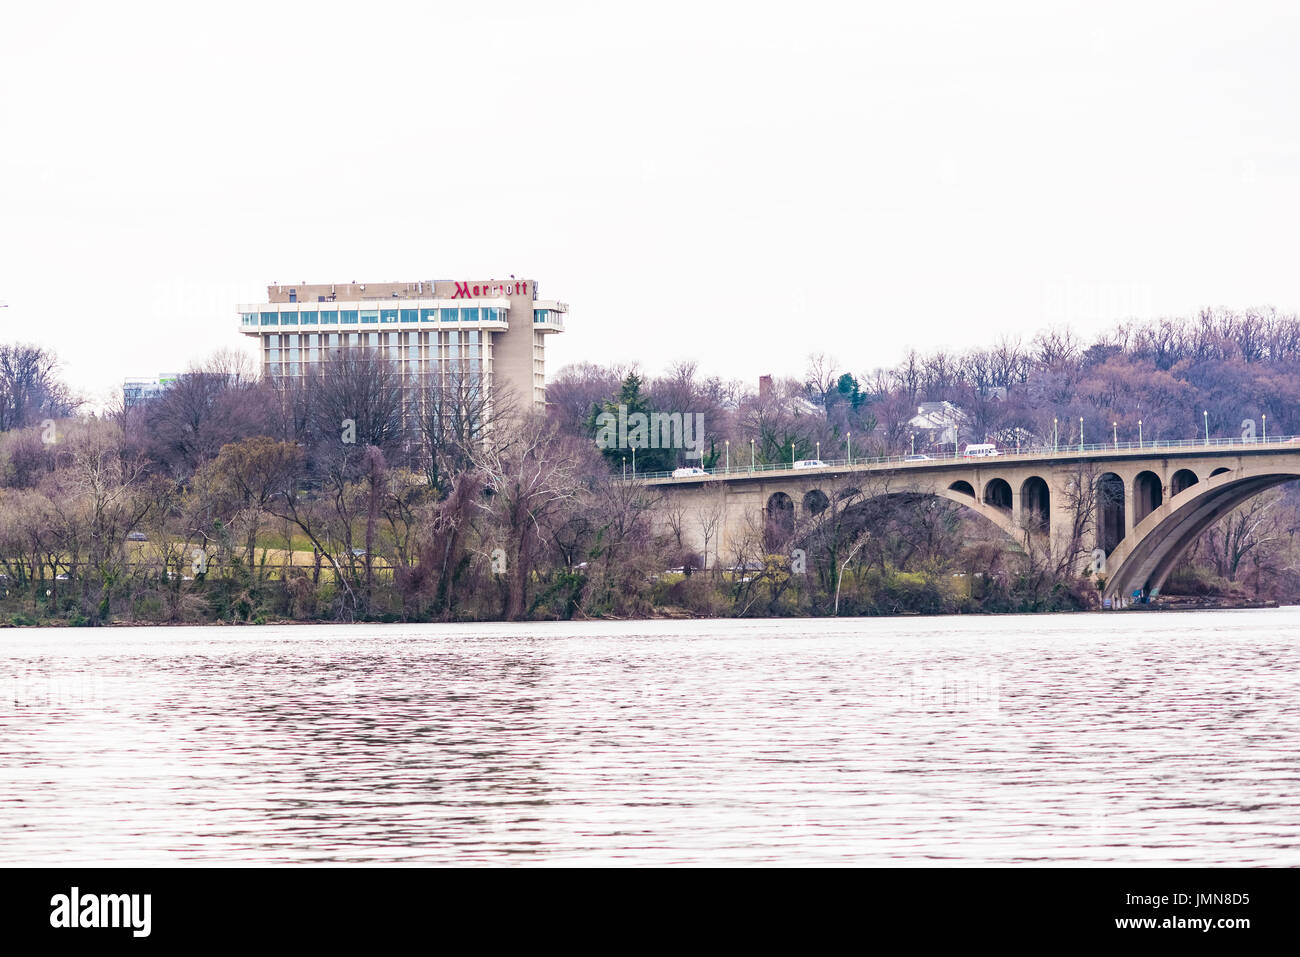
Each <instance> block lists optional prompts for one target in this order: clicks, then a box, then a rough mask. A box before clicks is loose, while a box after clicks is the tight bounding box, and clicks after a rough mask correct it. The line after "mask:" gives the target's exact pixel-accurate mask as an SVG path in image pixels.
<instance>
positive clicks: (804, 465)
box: [794, 459, 826, 469]
mask: <svg viewBox="0 0 1300 957" xmlns="http://www.w3.org/2000/svg"><path fill="white" fill-rule="evenodd" d="M794 467H795V468H797V469H824V468H826V463H825V462H823V461H822V460H821V459H800V460H799V461H798V462H795V463H794Z"/></svg>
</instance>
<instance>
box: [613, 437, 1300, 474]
mask: <svg viewBox="0 0 1300 957" xmlns="http://www.w3.org/2000/svg"><path fill="white" fill-rule="evenodd" d="M1287 445H1291V446H1294V447H1295V449H1296V451H1297V452H1300V436H1294V435H1279V436H1269V437H1268V438H1267V439H1265V438H1262V437H1261V438H1254V439H1248V438H1241V437H1235V438H1210V439H1209V440H1208V441H1207V440H1206V439H1158V440H1155V441H1152V440H1149V439H1148V440H1146V441H1143V442H1115V441H1111V442H1098V443H1084V444H1075V445H1069V446H1067V445H1062V444H1059V443H1058V444H1057V445H1056V446H1055V447H1053V446H1052V445H1032V446H1029V445H1026V446H1022V447H1020V448H1015V449H999V450H998V452H997V454H996V455H967V454H966V453H965V452H932V453H925V454H924V455H922V454H914V455H855V456H853V457H852V458H842V459H821V460H820V461H821V462H822V463H823V465H820V466H815V467H813V468H812V469H796V468H795V467H794V465H793V464H792V463H790V462H774V463H768V464H765V465H745V464H739V465H732V466H730V467H727V466H725V465H723V466H718V467H715V468H711V469H705V470H704V475H705V476H718V475H724V476H744V475H750V474H757V473H761V472H799V471H822V470H823V469H833V468H844V467H852V466H857V465H899V466H904V467H917V468H925V467H927V466H930V465H934V464H940V463H945V462H966V463H978V462H984V461H988V460H990V459H994V460H997V461H1004V460H1006V459H1043V458H1059V459H1071V458H1077V457H1078V456H1079V455H1081V454H1083V455H1086V454H1088V453H1094V454H1100V453H1105V452H1136V453H1139V454H1141V453H1152V452H1161V451H1166V450H1169V451H1175V450H1183V451H1186V450H1190V449H1208V450H1211V451H1213V450H1216V449H1217V450H1223V449H1243V450H1244V449H1258V448H1261V447H1269V448H1277V447H1282V446H1287ZM624 477H625V478H629V479H632V478H635V479H642V480H644V479H663V478H672V477H673V473H672V472H635V471H633V472H629V473H627V474H626V475H625V476H624ZM701 477H702V476H700V475H693V476H680V478H682V480H683V481H689V480H690V479H692V478H695V479H698V478H701Z"/></svg>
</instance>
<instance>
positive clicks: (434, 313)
mask: <svg viewBox="0 0 1300 957" xmlns="http://www.w3.org/2000/svg"><path fill="white" fill-rule="evenodd" d="M420 321H421V322H437V321H438V310H437V309H421V310H420Z"/></svg>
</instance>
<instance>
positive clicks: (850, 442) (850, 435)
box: [844, 432, 853, 465]
mask: <svg viewBox="0 0 1300 957" xmlns="http://www.w3.org/2000/svg"><path fill="white" fill-rule="evenodd" d="M844 437H845V438H846V439H848V440H849V464H850V465H852V464H853V433H852V432H845V433H844Z"/></svg>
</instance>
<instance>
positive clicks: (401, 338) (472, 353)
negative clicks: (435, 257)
mask: <svg viewBox="0 0 1300 957" xmlns="http://www.w3.org/2000/svg"><path fill="white" fill-rule="evenodd" d="M488 338H489V337H488V336H487V335H486V334H485V335H484V336H483V339H484V340H487V339H488ZM263 345H264V350H263V356H264V358H265V361H266V363H267V364H268V365H278V364H279V363H280V361H281V360H282V359H283V360H284V361H285V362H289V363H297V361H298V360H299V358H301V359H303V360H305V361H307V362H318V361H319V360H320V359H321V357H322V356H328V355H329V354H330V352H331V351H333V350H337V349H339V348H340V347H349V346H350V347H357V346H365V347H366V348H370V349H384V351H385V352H386V353H387V355H388V357H389V358H390V359H393V360H395V361H396V362H399V363H400V362H401V361H402V360H407V361H418V360H420V359H425V360H437V359H439V358H441V359H450V360H451V362H452V363H453V368H455V364H456V362H457V360H460V359H465V360H468V361H467V368H468V369H469V371H471V372H478V371H479V360H480V357H483V358H487V357H488V355H489V353H488V350H487V343H486V341H485V342H484V344H483V345H482V346H480V343H479V333H478V330H477V329H466V330H465V331H464V332H461V333H459V334H458V333H455V332H444V333H442V334H441V335H439V334H438V333H436V332H434V333H428V332H425V333H396V332H388V333H379V332H344V333H338V332H322V333H315V332H313V333H302V334H299V333H286V334H283V335H278V336H267V337H266V339H265V341H264V343H263Z"/></svg>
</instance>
